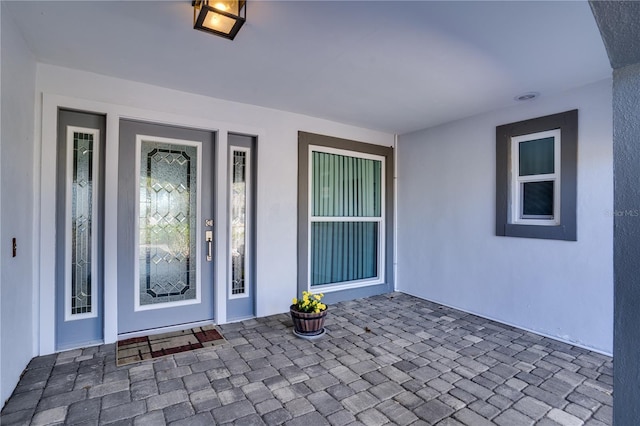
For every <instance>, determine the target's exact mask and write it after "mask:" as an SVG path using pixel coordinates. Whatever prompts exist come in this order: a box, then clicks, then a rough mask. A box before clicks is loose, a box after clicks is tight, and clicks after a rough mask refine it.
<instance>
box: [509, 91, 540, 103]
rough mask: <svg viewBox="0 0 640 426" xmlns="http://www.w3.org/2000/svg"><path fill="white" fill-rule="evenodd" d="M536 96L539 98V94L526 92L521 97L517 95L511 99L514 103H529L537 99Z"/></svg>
mask: <svg viewBox="0 0 640 426" xmlns="http://www.w3.org/2000/svg"><path fill="white" fill-rule="evenodd" d="M538 96H540V93H538V92H527V93H523V94H522V95H518V96H516V97H515V98H513V100H514V101H530V100H532V99H535V98H537V97H538Z"/></svg>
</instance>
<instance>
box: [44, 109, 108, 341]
mask: <svg viewBox="0 0 640 426" xmlns="http://www.w3.org/2000/svg"><path fill="white" fill-rule="evenodd" d="M105 130H106V118H105V116H103V115H99V114H93V113H87V112H82V111H69V110H64V109H60V110H59V111H58V135H57V139H58V141H57V157H56V161H57V165H56V167H57V178H56V179H57V181H56V210H55V212H54V214H55V218H56V252H55V257H56V275H55V276H56V278H55V279H56V292H55V294H56V296H55V299H56V332H55V345H56V350H64V349H69V348H76V347H82V346H87V345H90V344H95V343H97V342H100V341H101V340H102V338H103V322H104V319H103V312H104V310H103V288H104V284H103V272H104V263H103V257H104V253H103V235H104V221H103V211H104V181H105V179H104V155H103V153H104V152H105V151H104V150H105V140H106V139H105Z"/></svg>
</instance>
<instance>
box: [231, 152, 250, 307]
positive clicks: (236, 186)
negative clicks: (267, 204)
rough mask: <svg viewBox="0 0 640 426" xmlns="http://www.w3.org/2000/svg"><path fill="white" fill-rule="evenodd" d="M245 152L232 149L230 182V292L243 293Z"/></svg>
mask: <svg viewBox="0 0 640 426" xmlns="http://www.w3.org/2000/svg"><path fill="white" fill-rule="evenodd" d="M246 168H247V153H246V152H244V151H233V164H232V172H231V174H232V177H233V182H232V183H231V185H232V186H231V294H233V295H236V294H245V292H246V288H245V262H246V258H245V247H246V242H247V241H246V234H245V229H246V209H247V173H246Z"/></svg>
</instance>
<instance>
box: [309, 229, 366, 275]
mask: <svg viewBox="0 0 640 426" xmlns="http://www.w3.org/2000/svg"><path fill="white" fill-rule="evenodd" d="M311 241H312V243H311V286H317V285H323V284H331V283H339V282H343V281H354V280H362V279H367V278H374V277H376V276H377V275H378V264H377V259H378V223H376V222H314V223H312V224H311Z"/></svg>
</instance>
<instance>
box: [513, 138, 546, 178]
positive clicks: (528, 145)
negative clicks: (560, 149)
mask: <svg viewBox="0 0 640 426" xmlns="http://www.w3.org/2000/svg"><path fill="white" fill-rule="evenodd" d="M553 144H554V138H553V137H549V138H544V139H535V140H531V141H526V142H520V143H519V144H518V146H519V160H520V163H519V170H520V176H531V175H542V174H548V173H553V172H554V166H553V162H554V153H553Z"/></svg>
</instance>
